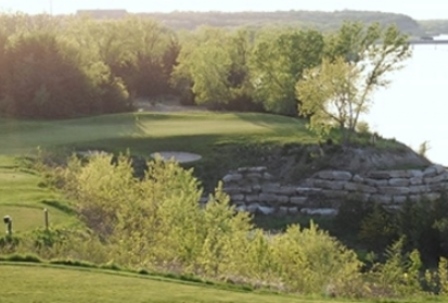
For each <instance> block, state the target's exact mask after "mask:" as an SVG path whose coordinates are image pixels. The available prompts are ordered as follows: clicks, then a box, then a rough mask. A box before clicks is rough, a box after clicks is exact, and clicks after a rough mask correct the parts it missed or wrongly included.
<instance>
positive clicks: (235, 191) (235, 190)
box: [223, 186, 242, 195]
mask: <svg viewBox="0 0 448 303" xmlns="http://www.w3.org/2000/svg"><path fill="white" fill-rule="evenodd" d="M223 191H224V192H225V193H227V194H229V195H238V194H241V193H242V190H241V188H240V187H237V186H232V187H224V188H223Z"/></svg>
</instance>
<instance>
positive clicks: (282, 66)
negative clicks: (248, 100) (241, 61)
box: [250, 29, 324, 116]
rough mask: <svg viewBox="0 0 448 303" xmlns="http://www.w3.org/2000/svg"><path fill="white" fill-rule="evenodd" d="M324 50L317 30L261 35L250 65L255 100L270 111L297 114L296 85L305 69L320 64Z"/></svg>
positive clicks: (271, 32)
mask: <svg viewBox="0 0 448 303" xmlns="http://www.w3.org/2000/svg"><path fill="white" fill-rule="evenodd" d="M323 50H324V40H323V36H322V34H321V33H320V32H317V31H314V30H306V31H296V30H281V31H277V30H272V29H271V30H268V31H266V32H262V33H261V34H260V35H259V36H258V37H257V39H256V42H255V47H254V51H253V53H252V56H251V65H250V71H251V79H252V83H253V86H254V93H255V96H254V97H255V99H256V100H257V101H258V102H260V103H262V104H263V106H264V108H265V110H267V111H269V112H274V113H277V114H283V115H292V116H294V115H297V112H298V111H297V99H296V95H295V93H294V86H295V84H296V83H297V81H298V80H299V79H300V78H301V77H302V74H303V71H304V70H305V69H307V68H311V67H314V66H317V65H319V63H320V62H321V59H322V54H323Z"/></svg>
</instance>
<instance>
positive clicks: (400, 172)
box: [388, 170, 409, 179]
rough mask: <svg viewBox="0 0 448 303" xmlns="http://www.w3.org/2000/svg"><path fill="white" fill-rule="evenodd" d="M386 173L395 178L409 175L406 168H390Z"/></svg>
mask: <svg viewBox="0 0 448 303" xmlns="http://www.w3.org/2000/svg"><path fill="white" fill-rule="evenodd" d="M388 173H389V176H390V177H391V178H396V179H403V178H408V177H409V173H408V171H407V170H391V171H389V172H388Z"/></svg>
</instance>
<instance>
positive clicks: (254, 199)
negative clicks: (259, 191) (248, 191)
mask: <svg viewBox="0 0 448 303" xmlns="http://www.w3.org/2000/svg"><path fill="white" fill-rule="evenodd" d="M246 202H248V203H253V202H260V197H259V196H258V195H246Z"/></svg>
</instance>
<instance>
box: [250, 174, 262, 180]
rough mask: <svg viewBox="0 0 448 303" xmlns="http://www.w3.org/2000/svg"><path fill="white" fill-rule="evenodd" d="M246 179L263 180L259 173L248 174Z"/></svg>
mask: <svg viewBox="0 0 448 303" xmlns="http://www.w3.org/2000/svg"><path fill="white" fill-rule="evenodd" d="M246 178H247V179H251V180H260V179H262V178H263V175H262V174H260V173H248V174H247V175H246Z"/></svg>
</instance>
